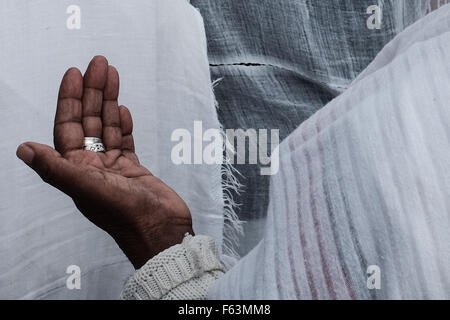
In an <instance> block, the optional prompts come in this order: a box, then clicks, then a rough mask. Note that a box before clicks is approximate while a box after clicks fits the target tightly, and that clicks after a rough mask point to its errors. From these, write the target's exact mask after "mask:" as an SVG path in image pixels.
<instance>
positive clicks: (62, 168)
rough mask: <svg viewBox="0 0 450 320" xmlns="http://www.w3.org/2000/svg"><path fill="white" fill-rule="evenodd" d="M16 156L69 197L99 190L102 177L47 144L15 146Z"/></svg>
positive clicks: (30, 143) (31, 143)
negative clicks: (81, 166) (80, 166)
mask: <svg viewBox="0 0 450 320" xmlns="http://www.w3.org/2000/svg"><path fill="white" fill-rule="evenodd" d="M17 157H18V158H20V159H21V160H23V161H24V162H25V163H26V164H27V165H28V166H29V167H31V168H32V169H33V170H34V171H35V172H36V173H37V174H38V175H39V176H40V177H41V178H42V180H44V181H45V182H47V183H49V184H50V185H52V186H54V187H55V188H58V189H59V190H61V191H62V192H64V193H66V194H67V195H69V196H71V197H73V196H76V195H80V194H82V193H89V192H91V193H92V192H94V193H99V192H100V191H99V188H98V183H99V180H100V179H101V178H102V177H100V176H99V175H97V176H96V174H95V173H94V171H87V170H83V169H81V168H79V167H77V166H76V165H74V164H72V163H71V162H69V161H68V160H66V159H65V158H63V157H62V156H61V154H60V153H59V152H57V151H56V150H55V149H53V148H51V147H49V146H47V145H43V144H39V143H34V142H27V143H24V144H21V145H20V146H19V147H18V148H17ZM100 189H101V188H100ZM102 192H103V191H102Z"/></svg>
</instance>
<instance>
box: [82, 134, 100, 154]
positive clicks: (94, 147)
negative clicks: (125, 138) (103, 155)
mask: <svg viewBox="0 0 450 320" xmlns="http://www.w3.org/2000/svg"><path fill="white" fill-rule="evenodd" d="M83 149H84V150H87V151H93V152H105V146H104V145H103V142H102V139H100V138H97V137H84V145H83Z"/></svg>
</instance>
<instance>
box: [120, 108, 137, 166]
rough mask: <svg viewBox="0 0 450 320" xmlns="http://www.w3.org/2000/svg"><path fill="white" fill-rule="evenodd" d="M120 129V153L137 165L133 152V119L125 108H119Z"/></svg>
mask: <svg viewBox="0 0 450 320" xmlns="http://www.w3.org/2000/svg"><path fill="white" fill-rule="evenodd" d="M119 114H120V127H121V129H122V153H123V155H124V156H125V157H127V158H128V159H130V160H132V161H134V162H135V163H137V164H139V160H138V158H137V156H136V154H135V150H134V139H133V118H132V117H131V113H130V110H128V108H127V107H125V106H120V107H119Z"/></svg>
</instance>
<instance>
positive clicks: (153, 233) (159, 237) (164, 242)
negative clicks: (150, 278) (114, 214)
mask: <svg viewBox="0 0 450 320" xmlns="http://www.w3.org/2000/svg"><path fill="white" fill-rule="evenodd" d="M186 233H189V234H191V235H194V231H193V229H192V223H191V221H190V219H189V221H179V219H171V221H167V222H164V223H160V224H158V225H155V226H152V227H151V228H149V227H145V226H144V225H142V224H141V225H138V226H137V227H126V226H122V227H120V230H116V231H113V232H110V234H111V236H112V237H113V238H114V240H115V241H116V243H117V244H118V245H119V247H120V248H121V249H122V251H123V252H124V253H125V255H126V256H127V257H128V259H129V260H130V262H131V263H132V264H133V266H134V268H135V269H139V268H140V267H142V266H143V265H144V264H145V263H146V262H147V261H148V260H150V259H151V258H153V257H154V256H155V255H157V254H158V253H160V252H162V251H164V250H166V249H168V248H170V247H172V246H174V245H176V244H180V243H182V241H183V238H184V236H185V235H186Z"/></svg>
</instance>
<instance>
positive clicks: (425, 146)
mask: <svg viewBox="0 0 450 320" xmlns="http://www.w3.org/2000/svg"><path fill="white" fill-rule="evenodd" d="M449 31H450V6H445V7H443V8H441V9H440V10H438V11H437V12H434V13H433V14H430V15H429V16H427V17H425V18H424V19H423V20H421V21H418V22H417V23H416V24H414V25H413V26H411V27H410V28H409V29H407V30H406V31H405V32H403V33H402V34H400V35H399V36H398V37H396V38H395V39H394V40H393V41H392V42H391V43H390V44H388V45H387V46H386V48H385V49H384V50H383V51H382V52H381V53H380V54H379V56H378V57H377V58H376V59H375V61H374V62H373V63H372V64H371V65H370V66H369V67H368V68H367V70H366V71H364V72H363V73H362V74H361V76H360V77H359V78H358V79H357V80H356V81H355V82H354V83H353V84H352V85H351V87H350V88H349V89H348V90H347V91H346V92H345V93H343V94H342V95H341V96H339V97H338V98H336V99H335V100H333V101H332V102H331V103H329V104H328V105H327V106H326V107H324V108H323V109H322V110H320V111H319V112H317V113H316V114H315V115H314V116H313V117H312V118H310V119H309V120H307V121H306V122H305V123H303V124H302V125H301V126H300V127H299V128H298V129H297V130H296V131H295V132H294V133H293V134H291V136H289V137H288V138H287V139H286V140H285V141H284V142H283V143H282V144H281V146H280V170H279V172H278V174H276V175H274V176H273V177H272V180H271V190H270V205H269V209H268V218H267V223H266V226H265V237H264V239H263V240H262V241H261V242H260V243H259V245H258V246H257V247H256V248H254V249H253V251H251V252H250V254H249V255H248V256H246V257H245V258H243V259H242V260H241V261H240V262H239V263H238V264H237V265H235V266H234V267H233V268H232V269H231V270H230V271H229V272H228V273H227V274H225V276H224V277H222V278H221V279H219V280H218V281H217V282H216V283H215V285H214V287H213V288H212V289H211V290H210V298H213V299H410V298H415V299H422V298H424V299H434V298H436V299H449V298H450V264H449V262H450V232H449V230H450V105H449V103H450V58H449V56H448V55H449V53H450V32H449ZM272 161H273V160H272Z"/></svg>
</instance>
